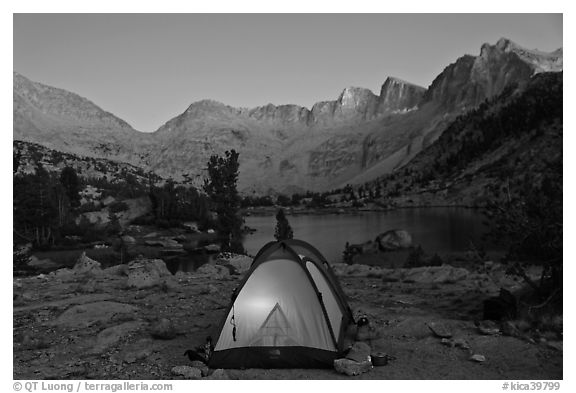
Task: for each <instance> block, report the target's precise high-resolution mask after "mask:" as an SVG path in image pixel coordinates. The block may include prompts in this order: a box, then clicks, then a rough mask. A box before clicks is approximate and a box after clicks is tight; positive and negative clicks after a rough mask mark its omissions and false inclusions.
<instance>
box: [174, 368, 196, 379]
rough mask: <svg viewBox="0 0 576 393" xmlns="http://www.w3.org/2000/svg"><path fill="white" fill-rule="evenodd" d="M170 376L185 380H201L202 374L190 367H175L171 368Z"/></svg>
mask: <svg viewBox="0 0 576 393" xmlns="http://www.w3.org/2000/svg"><path fill="white" fill-rule="evenodd" d="M170 371H171V372H172V375H181V376H183V377H184V378H186V379H200V378H202V372H201V371H200V370H199V369H197V368H194V367H190V366H176V367H172V370H170Z"/></svg>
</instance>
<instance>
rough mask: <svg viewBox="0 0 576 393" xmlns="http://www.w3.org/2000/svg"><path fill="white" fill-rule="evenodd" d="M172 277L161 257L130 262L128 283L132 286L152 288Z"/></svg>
mask: <svg viewBox="0 0 576 393" xmlns="http://www.w3.org/2000/svg"><path fill="white" fill-rule="evenodd" d="M171 279H172V274H171V273H170V271H169V270H168V269H167V268H166V264H165V263H164V261H163V260H161V259H136V260H134V261H131V262H130V263H129V264H128V281H127V285H128V287H130V288H137V289H141V288H150V287H154V286H157V285H161V284H165V283H167V281H170V280H171Z"/></svg>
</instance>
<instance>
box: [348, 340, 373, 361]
mask: <svg viewBox="0 0 576 393" xmlns="http://www.w3.org/2000/svg"><path fill="white" fill-rule="evenodd" d="M371 351H372V350H371V348H370V345H368V344H366V343H363V342H355V343H354V345H352V348H350V351H349V352H348V353H347V354H346V359H349V360H354V361H355V362H365V361H368V360H370V352H371Z"/></svg>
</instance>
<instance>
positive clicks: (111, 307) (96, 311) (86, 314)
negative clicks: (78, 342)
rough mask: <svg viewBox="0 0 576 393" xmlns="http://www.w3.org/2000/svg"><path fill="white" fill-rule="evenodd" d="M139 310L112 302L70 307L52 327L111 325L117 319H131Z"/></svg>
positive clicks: (52, 323)
mask: <svg viewBox="0 0 576 393" xmlns="http://www.w3.org/2000/svg"><path fill="white" fill-rule="evenodd" d="M137 311H138V308H137V307H135V306H132V305H130V304H124V303H117V302H111V301H103V302H94V303H88V304H81V305H77V306H73V307H70V308H69V309H68V310H66V311H64V313H62V315H60V316H59V317H58V318H57V319H56V320H55V321H53V322H51V323H50V325H55V326H64V327H72V328H80V327H88V326H91V325H93V324H95V323H104V324H106V323H109V322H110V321H112V320H114V319H115V318H118V317H122V318H123V319H126V317H130V316H132V315H134V314H135V313H136V312H137Z"/></svg>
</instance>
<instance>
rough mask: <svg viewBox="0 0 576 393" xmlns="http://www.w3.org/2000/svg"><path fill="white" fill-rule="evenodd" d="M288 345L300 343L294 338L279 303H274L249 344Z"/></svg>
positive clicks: (266, 345) (259, 345) (261, 345)
mask: <svg viewBox="0 0 576 393" xmlns="http://www.w3.org/2000/svg"><path fill="white" fill-rule="evenodd" d="M290 345H292V346H298V345H300V344H299V343H298V342H297V341H296V340H295V339H294V330H293V329H292V326H290V322H288V318H286V314H284V311H282V308H281V307H280V304H279V303H276V305H275V306H274V307H273V308H272V311H270V314H268V316H267V317H266V320H265V321H264V323H263V324H262V326H260V329H258V331H257V332H256V334H255V336H254V339H253V340H252V341H251V342H250V344H249V346H252V347H277V346H290Z"/></svg>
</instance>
